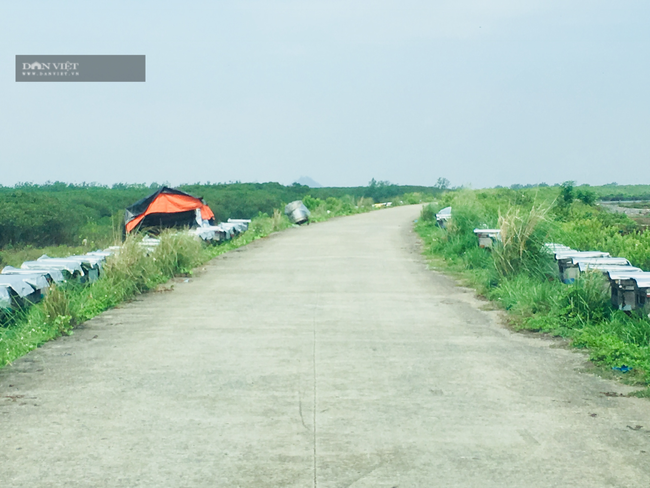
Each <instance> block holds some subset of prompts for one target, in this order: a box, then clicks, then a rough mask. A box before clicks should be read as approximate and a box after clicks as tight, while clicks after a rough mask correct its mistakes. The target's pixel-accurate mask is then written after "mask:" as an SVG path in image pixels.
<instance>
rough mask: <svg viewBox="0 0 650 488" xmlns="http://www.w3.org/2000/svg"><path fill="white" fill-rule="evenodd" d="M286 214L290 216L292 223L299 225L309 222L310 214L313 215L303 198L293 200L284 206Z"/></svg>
mask: <svg viewBox="0 0 650 488" xmlns="http://www.w3.org/2000/svg"><path fill="white" fill-rule="evenodd" d="M284 214H285V215H286V216H287V217H289V220H290V221H291V223H292V224H298V225H301V224H304V223H309V216H310V215H311V213H310V212H309V209H308V208H307V207H305V204H304V203H302V201H301V200H296V201H295V202H291V203H289V204H288V205H287V206H286V207H284Z"/></svg>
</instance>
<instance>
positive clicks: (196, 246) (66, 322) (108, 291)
mask: <svg viewBox="0 0 650 488" xmlns="http://www.w3.org/2000/svg"><path fill="white" fill-rule="evenodd" d="M310 203H311V204H312V205H313V207H314V211H313V212H314V214H315V215H314V217H315V219H312V222H313V221H316V222H320V221H324V220H328V219H330V218H332V217H336V216H344V215H351V214H356V213H362V212H367V211H369V210H371V209H372V207H371V203H372V201H369V202H365V204H363V205H358V206H353V205H348V204H347V203H349V202H346V201H343V202H342V201H340V200H338V199H333V198H332V199H327V200H319V199H316V198H314V199H311V201H310ZM361 203H364V202H361ZM289 227H292V224H291V223H290V222H289V220H288V219H287V217H286V216H285V215H284V214H283V213H281V212H280V211H278V210H276V211H274V212H273V215H272V216H268V215H266V214H260V215H258V216H257V217H256V218H254V219H252V221H251V223H250V225H249V228H248V231H246V232H244V233H243V234H240V235H239V236H237V237H235V238H234V239H232V240H230V241H227V242H225V243H222V244H216V245H206V244H204V243H202V242H200V241H198V240H196V239H195V238H194V237H192V236H190V235H188V234H184V233H176V232H173V231H166V232H163V233H162V234H161V236H160V245H159V246H157V248H156V249H155V251H154V252H153V253H151V254H149V255H147V253H146V252H145V250H144V249H143V248H142V247H141V246H139V245H138V242H139V240H140V239H141V237H139V236H129V237H127V239H126V241H125V242H124V243H123V244H122V248H121V249H120V252H119V253H117V254H115V255H113V256H110V257H109V258H108V259H107V261H106V263H105V266H104V269H103V274H102V278H101V279H100V280H98V281H96V282H95V283H92V284H90V285H79V284H73V283H69V284H66V285H64V286H59V287H52V288H50V290H49V293H48V294H47V296H46V297H45V298H44V299H43V300H42V301H41V302H40V303H37V304H35V305H33V306H30V307H29V308H26V309H24V310H18V311H16V312H14V313H13V314H12V315H10V316H9V317H7V318H6V320H5V321H4V322H3V324H4V326H0V367H2V366H6V365H7V364H10V363H11V362H13V361H14V360H16V359H17V358H19V357H21V356H23V355H25V354H27V353H28V352H29V351H31V350H33V349H35V348H37V347H39V346H41V345H42V344H44V343H46V342H48V341H50V340H52V339H55V338H57V337H59V336H61V335H63V334H67V335H72V334H73V333H74V328H75V327H76V326H77V325H79V324H81V323H83V322H85V321H86V320H89V319H91V318H92V317H95V316H96V315H98V314H100V313H102V312H104V311H105V310H108V309H110V308H113V307H115V306H117V305H119V304H120V303H122V302H124V301H125V300H129V299H131V298H133V297H135V296H137V295H139V294H142V293H146V292H147V291H150V290H153V289H154V288H156V287H157V286H158V285H161V284H163V283H165V282H167V281H168V280H169V279H171V278H172V277H174V276H178V275H191V274H192V270H193V268H195V267H197V266H200V265H201V264H203V263H205V262H207V261H209V260H210V259H212V258H214V257H216V256H219V255H221V254H224V253H226V252H228V251H231V250H233V249H237V248H239V247H242V246H245V245H247V244H249V243H251V242H253V241H255V240H257V239H260V238H263V237H266V236H268V235H270V234H272V233H274V232H278V231H282V230H284V229H287V228H289ZM52 249H54V250H55V251H57V252H51V251H52ZM43 250H44V249H39V250H32V251H34V252H32V253H31V254H28V255H27V256H28V257H29V258H30V259H32V258H35V257H38V256H40V255H41V254H42V251H43ZM48 250H49V251H50V254H51V255H52V256H66V255H70V254H72V253H73V252H80V249H77V248H65V246H61V247H60V248H48ZM66 250H67V251H68V252H67V253H66ZM87 251H88V250H87V249H84V250H83V252H87ZM30 252H31V251H30ZM32 254H38V256H36V255H34V256H33V255H32ZM15 256H16V257H20V258H21V259H22V257H24V256H23V255H22V254H19V253H16V254H15ZM11 262H12V264H13V265H15V266H20V264H21V263H22V261H21V262H20V263H19V262H17V260H16V262H14V261H13V260H12V261H11Z"/></svg>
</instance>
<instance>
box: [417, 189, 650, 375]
mask: <svg viewBox="0 0 650 488" xmlns="http://www.w3.org/2000/svg"><path fill="white" fill-rule="evenodd" d="M503 196H507V197H508V198H507V199H504V198H502V197H503ZM550 196H552V195H550ZM441 200H442V202H441V205H445V204H447V205H448V204H451V205H452V220H451V222H450V223H449V225H448V226H447V228H448V230H443V229H440V228H438V227H437V226H436V225H435V211H436V210H437V209H438V208H437V207H434V206H431V205H427V206H425V207H424V208H423V211H422V214H421V216H420V219H419V221H418V223H417V224H416V230H417V232H418V233H419V234H420V236H421V237H422V238H423V241H424V244H425V250H426V253H428V254H429V255H431V256H435V257H437V258H442V262H443V263H444V266H445V267H446V268H447V269H449V270H450V271H453V272H454V273H457V274H458V275H460V276H461V277H463V278H464V279H465V281H467V282H468V283H469V284H470V285H472V286H474V287H475V288H476V289H477V290H478V292H479V293H481V294H483V295H484V296H485V297H487V298H488V299H490V300H492V301H493V302H495V303H496V304H498V305H499V306H500V307H502V308H503V309H504V310H505V311H506V312H507V314H508V316H509V320H510V323H511V324H512V325H513V327H514V328H515V329H527V330H533V331H540V332H545V333H549V334H553V335H558V336H563V337H567V338H569V339H570V340H571V341H572V344H573V345H574V346H575V347H581V348H588V350H589V354H590V357H591V359H592V360H593V361H594V362H596V363H598V364H603V365H606V366H622V365H626V366H630V367H632V368H634V373H633V374H631V375H630V374H628V377H631V378H632V380H633V381H639V382H642V383H645V384H649V385H650V320H649V319H648V317H646V316H643V315H639V314H631V315H628V314H626V313H624V312H621V311H619V310H615V309H614V308H613V307H612V306H611V304H610V289H609V283H608V282H607V281H606V279H605V278H604V277H603V276H602V274H601V273H596V272H588V273H583V274H582V275H581V277H580V278H579V279H578V280H576V282H575V283H573V284H570V285H565V284H563V283H561V282H560V281H559V279H558V270H557V263H556V262H555V260H554V259H553V258H552V256H551V255H550V254H548V253H546V252H545V250H544V247H543V244H544V243H545V242H548V241H556V242H558V241H559V242H562V243H564V244H567V245H571V246H575V247H577V248H579V249H584V250H601V251H609V252H611V253H612V254H613V255H620V256H623V257H627V258H628V259H631V260H632V261H633V262H634V263H636V264H641V265H643V264H644V263H648V264H649V265H647V267H646V269H648V268H650V237H649V236H650V234H649V233H647V232H646V233H640V232H638V231H636V230H634V229H633V228H632V230H630V229H631V227H630V224H629V222H627V221H626V219H624V218H623V219H621V218H618V217H617V218H612V217H610V216H609V215H608V214H606V213H603V211H602V210H600V209H598V208H597V207H589V206H587V205H584V204H583V203H582V202H576V203H574V204H572V205H570V206H568V207H567V206H563V207H562V208H559V209H558V208H557V206H554V205H553V199H552V198H549V199H547V200H546V201H545V202H544V201H542V202H541V203H538V202H537V201H536V196H535V195H532V196H526V195H523V196H521V195H516V194H513V193H512V192H511V191H500V190H499V191H491V192H474V195H468V194H467V193H465V194H464V195H455V196H443V198H442V199H441ZM490 223H493V225H498V227H499V228H500V230H501V238H502V242H501V243H497V244H496V245H495V246H494V248H493V249H492V250H491V251H487V250H484V249H479V248H478V245H477V244H478V243H477V239H476V237H475V236H474V235H473V227H474V226H475V225H476V226H482V225H486V226H489V227H492V226H493V225H490ZM646 242H647V243H646Z"/></svg>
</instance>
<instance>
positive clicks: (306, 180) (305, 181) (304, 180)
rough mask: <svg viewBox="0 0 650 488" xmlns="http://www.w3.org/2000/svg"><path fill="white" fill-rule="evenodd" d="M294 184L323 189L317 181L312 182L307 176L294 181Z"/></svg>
mask: <svg viewBox="0 0 650 488" xmlns="http://www.w3.org/2000/svg"><path fill="white" fill-rule="evenodd" d="M295 183H300V184H301V185H305V186H308V187H309V188H323V185H321V184H320V183H318V182H317V181H314V180H312V179H311V178H310V177H309V176H301V177H300V178H298V179H297V180H296V181H295Z"/></svg>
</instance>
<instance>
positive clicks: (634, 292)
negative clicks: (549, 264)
mask: <svg viewBox="0 0 650 488" xmlns="http://www.w3.org/2000/svg"><path fill="white" fill-rule="evenodd" d="M544 246H545V247H546V249H548V251H549V252H551V253H553V255H554V256H555V260H556V261H557V263H558V269H559V272H560V278H561V279H562V281H563V282H564V283H573V282H574V281H575V280H576V278H578V277H579V276H580V274H581V273H584V272H587V271H594V272H599V273H602V274H603V275H604V276H605V277H606V278H607V280H608V281H607V286H608V287H609V288H610V292H611V300H612V305H613V306H615V307H617V308H618V309H620V310H626V311H628V310H642V311H646V312H647V311H650V310H646V308H647V306H648V305H650V301H649V300H648V295H649V294H650V273H649V272H646V271H643V270H642V269H641V268H637V267H634V266H632V265H631V264H630V262H629V261H628V260H627V259H625V258H617V257H612V256H611V255H610V254H609V253H608V252H602V251H576V250H575V249H571V248H569V247H567V246H564V245H562V244H545V245H544Z"/></svg>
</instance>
